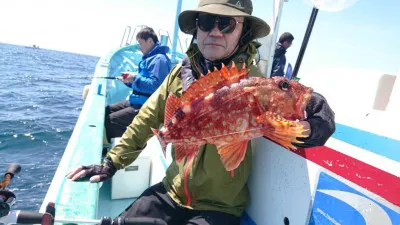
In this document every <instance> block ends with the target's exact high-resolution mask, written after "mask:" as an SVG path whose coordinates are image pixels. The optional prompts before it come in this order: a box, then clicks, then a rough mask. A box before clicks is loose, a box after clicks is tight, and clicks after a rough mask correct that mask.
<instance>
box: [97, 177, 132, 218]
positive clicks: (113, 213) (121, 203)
mask: <svg viewBox="0 0 400 225" xmlns="http://www.w3.org/2000/svg"><path fill="white" fill-rule="evenodd" d="M135 200H136V198H126V199H111V180H108V181H105V182H103V185H102V186H101V187H100V191H99V202H98V203H99V205H98V212H97V218H99V219H100V218H102V217H104V216H106V217H111V218H115V217H117V216H118V215H119V214H121V213H122V212H123V211H124V210H125V209H126V208H127V207H128V206H129V205H130V204H132V203H133V202H134V201H135Z"/></svg>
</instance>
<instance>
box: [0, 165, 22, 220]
mask: <svg viewBox="0 0 400 225" xmlns="http://www.w3.org/2000/svg"><path fill="white" fill-rule="evenodd" d="M20 171H21V166H20V165H18V164H10V165H8V167H7V171H6V173H5V174H4V178H3V181H1V183H0V217H2V216H5V215H7V214H8V213H9V212H10V209H11V207H12V206H13V205H14V203H15V202H16V197H15V194H14V193H13V192H11V191H9V190H7V189H6V188H7V186H8V184H9V183H10V181H11V179H13V178H14V175H15V174H17V173H19V172H20Z"/></svg>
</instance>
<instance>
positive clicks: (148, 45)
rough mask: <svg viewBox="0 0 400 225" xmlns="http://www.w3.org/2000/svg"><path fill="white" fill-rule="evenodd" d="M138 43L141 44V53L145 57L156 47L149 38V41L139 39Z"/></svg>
mask: <svg viewBox="0 0 400 225" xmlns="http://www.w3.org/2000/svg"><path fill="white" fill-rule="evenodd" d="M137 42H138V43H139V47H140V51H141V52H142V53H143V55H146V53H148V52H149V51H150V50H151V49H152V48H153V46H154V41H153V39H151V38H147V40H144V39H141V38H138V39H137Z"/></svg>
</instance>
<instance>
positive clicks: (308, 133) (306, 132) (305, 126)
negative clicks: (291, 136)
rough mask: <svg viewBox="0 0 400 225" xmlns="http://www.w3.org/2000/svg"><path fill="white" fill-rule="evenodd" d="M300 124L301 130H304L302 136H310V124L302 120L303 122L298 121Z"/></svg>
mask: <svg viewBox="0 0 400 225" xmlns="http://www.w3.org/2000/svg"><path fill="white" fill-rule="evenodd" d="M300 124H301V125H303V128H304V129H305V130H306V131H304V132H303V134H304V135H307V137H308V136H310V134H311V126H310V123H309V122H307V121H305V120H304V121H300Z"/></svg>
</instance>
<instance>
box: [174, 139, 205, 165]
mask: <svg viewBox="0 0 400 225" xmlns="http://www.w3.org/2000/svg"><path fill="white" fill-rule="evenodd" d="M174 150H175V160H176V162H178V163H179V162H181V161H182V160H183V159H185V158H186V157H189V158H191V157H194V156H195V155H197V153H198V152H199V146H198V145H180V144H177V145H174Z"/></svg>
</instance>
